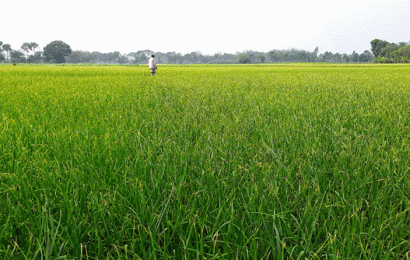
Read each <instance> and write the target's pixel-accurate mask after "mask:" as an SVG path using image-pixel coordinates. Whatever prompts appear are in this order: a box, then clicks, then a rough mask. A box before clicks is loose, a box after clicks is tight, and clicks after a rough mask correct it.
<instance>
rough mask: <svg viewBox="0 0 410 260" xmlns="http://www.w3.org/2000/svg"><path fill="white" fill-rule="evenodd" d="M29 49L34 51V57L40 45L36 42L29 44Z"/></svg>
mask: <svg viewBox="0 0 410 260" xmlns="http://www.w3.org/2000/svg"><path fill="white" fill-rule="evenodd" d="M28 48H29V49H30V50H32V51H33V55H34V54H35V52H36V49H37V48H38V44H37V43H35V42H31V43H29V47H28Z"/></svg>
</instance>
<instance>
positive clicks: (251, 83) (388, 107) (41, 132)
mask: <svg viewBox="0 0 410 260" xmlns="http://www.w3.org/2000/svg"><path fill="white" fill-rule="evenodd" d="M409 82H410V67H409V66H408V65H372V64H371V65H327V64H314V65H313V64H278V65H258V66H233V65H231V66H220V65H214V66H159V70H158V75H157V76H155V77H151V76H149V70H148V68H147V67H132V66H128V67H125V66H124V67H122V66H108V67H103V66H16V67H13V66H8V65H7V66H6V65H3V66H0V257H1V258H2V259H107V258H108V259H360V258H362V259H363V258H369V259H388V258H394V259H403V258H409V255H410V242H409V241H410V231H409V230H410V213H409V210H410V201H409V198H410V178H409V173H410V103H409V100H410V85H409Z"/></svg>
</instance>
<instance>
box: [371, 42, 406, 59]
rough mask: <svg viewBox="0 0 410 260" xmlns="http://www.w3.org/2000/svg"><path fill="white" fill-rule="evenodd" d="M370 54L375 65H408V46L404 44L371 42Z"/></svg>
mask: <svg viewBox="0 0 410 260" xmlns="http://www.w3.org/2000/svg"><path fill="white" fill-rule="evenodd" d="M370 44H371V46H372V52H373V54H374V56H375V57H376V58H375V60H374V61H375V62H377V63H409V62H410V44H409V43H406V42H399V43H390V42H388V41H383V40H380V39H374V40H373V41H371V43H370Z"/></svg>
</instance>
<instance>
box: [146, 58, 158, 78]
mask: <svg viewBox="0 0 410 260" xmlns="http://www.w3.org/2000/svg"><path fill="white" fill-rule="evenodd" d="M148 67H149V70H150V71H151V76H153V75H157V71H156V70H157V69H158V67H157V64H156V63H155V59H154V54H152V55H151V58H149V61H148Z"/></svg>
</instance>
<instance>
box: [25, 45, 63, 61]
mask: <svg viewBox="0 0 410 260" xmlns="http://www.w3.org/2000/svg"><path fill="white" fill-rule="evenodd" d="M26 44H27V50H28V49H29V48H32V46H31V45H30V44H29V43H26ZM70 53H71V48H70V46H69V45H68V44H66V43H64V42H62V41H53V42H50V43H49V44H47V45H46V47H44V53H43V55H44V60H45V61H51V62H56V63H64V62H65V57H66V56H68V55H69V54H70Z"/></svg>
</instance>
